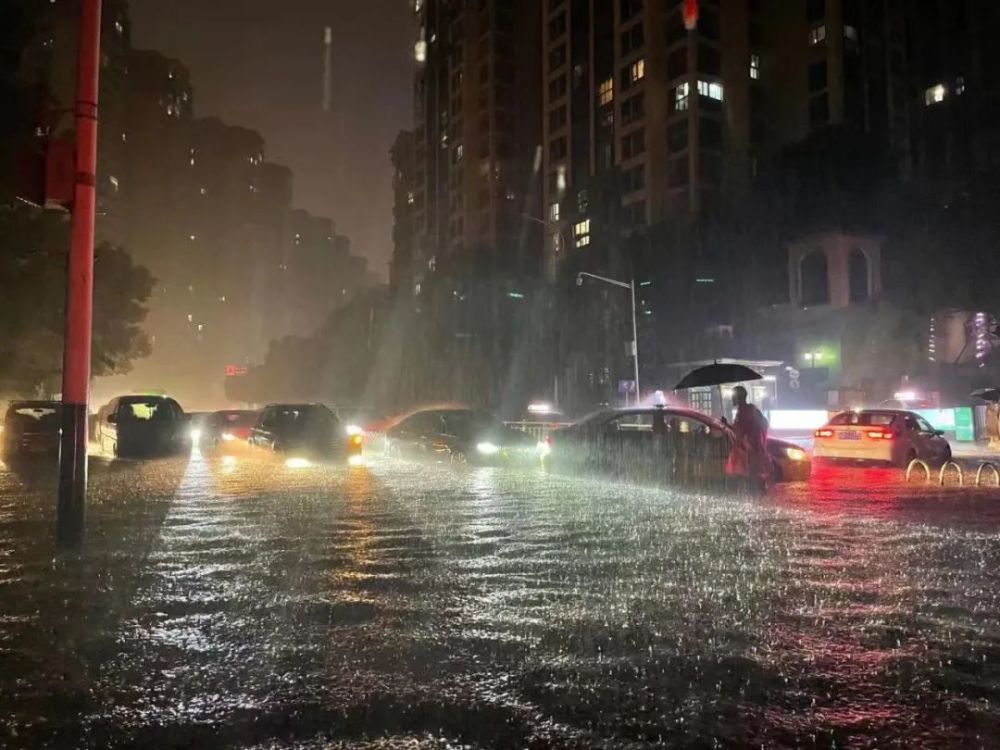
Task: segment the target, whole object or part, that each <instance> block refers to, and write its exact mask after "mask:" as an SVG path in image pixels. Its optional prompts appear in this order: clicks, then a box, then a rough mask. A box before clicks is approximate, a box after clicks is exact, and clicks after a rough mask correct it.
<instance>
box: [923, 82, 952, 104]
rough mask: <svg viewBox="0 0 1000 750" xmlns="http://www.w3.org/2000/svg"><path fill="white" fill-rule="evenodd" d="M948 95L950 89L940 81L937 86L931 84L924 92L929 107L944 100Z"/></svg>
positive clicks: (925, 101)
mask: <svg viewBox="0 0 1000 750" xmlns="http://www.w3.org/2000/svg"><path fill="white" fill-rule="evenodd" d="M947 95H948V89H946V88H945V86H944V84H943V83H939V84H937V85H936V86H931V87H930V88H929V89H927V90H926V91H925V92H924V104H926V105H927V106H928V107H929V106H931V105H932V104H940V103H941V102H943V101H944V99H945V97H946V96H947Z"/></svg>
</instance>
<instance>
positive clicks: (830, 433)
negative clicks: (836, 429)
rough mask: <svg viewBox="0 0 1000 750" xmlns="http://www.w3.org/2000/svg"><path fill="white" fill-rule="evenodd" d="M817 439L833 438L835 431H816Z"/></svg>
mask: <svg viewBox="0 0 1000 750" xmlns="http://www.w3.org/2000/svg"><path fill="white" fill-rule="evenodd" d="M816 437H818V438H824V437H833V430H816Z"/></svg>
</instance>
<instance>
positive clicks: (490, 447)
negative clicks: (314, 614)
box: [476, 442, 500, 456]
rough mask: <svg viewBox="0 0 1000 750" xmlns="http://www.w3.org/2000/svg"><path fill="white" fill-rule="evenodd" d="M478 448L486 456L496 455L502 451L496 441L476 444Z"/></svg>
mask: <svg viewBox="0 0 1000 750" xmlns="http://www.w3.org/2000/svg"><path fill="white" fill-rule="evenodd" d="M476 450H477V451H479V452H480V453H481V454H483V455H484V456H495V455H496V454H497V453H499V452H500V446H499V445H496V444H494V443H487V442H483V443H480V444H479V445H477V446H476Z"/></svg>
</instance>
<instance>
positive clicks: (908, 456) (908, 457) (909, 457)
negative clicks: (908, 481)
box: [900, 448, 919, 469]
mask: <svg viewBox="0 0 1000 750" xmlns="http://www.w3.org/2000/svg"><path fill="white" fill-rule="evenodd" d="M918 458H919V456H918V455H917V452H916V451H915V450H913V449H912V448H911V449H910V452H909V453H907V454H906V458H904V459H903V464H902V466H900V468H901V469H906V468H908V467H909V465H910V464H911V463H913V462H914V461H916V460H917V459H918Z"/></svg>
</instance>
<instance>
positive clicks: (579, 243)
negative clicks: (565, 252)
mask: <svg viewBox="0 0 1000 750" xmlns="http://www.w3.org/2000/svg"><path fill="white" fill-rule="evenodd" d="M573 244H574V245H575V246H576V247H586V246H587V245H589V244H590V235H589V234H585V235H584V236H583V237H577V238H576V241H575V242H574V243H573Z"/></svg>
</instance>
